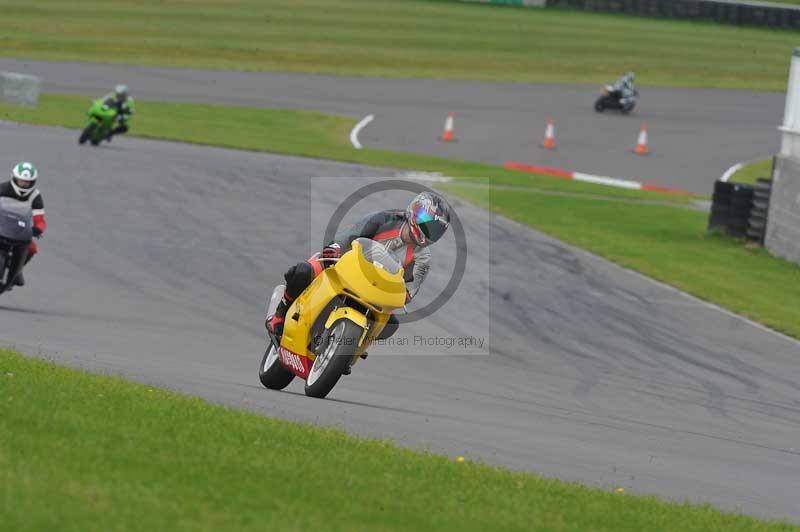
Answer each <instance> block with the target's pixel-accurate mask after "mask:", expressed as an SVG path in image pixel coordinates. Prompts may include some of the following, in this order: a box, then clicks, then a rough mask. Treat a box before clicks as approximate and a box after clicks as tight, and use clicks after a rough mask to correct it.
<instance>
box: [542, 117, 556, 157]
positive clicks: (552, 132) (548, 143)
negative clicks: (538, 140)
mask: <svg viewBox="0 0 800 532" xmlns="http://www.w3.org/2000/svg"><path fill="white" fill-rule="evenodd" d="M555 147H556V123H555V122H554V121H553V119H552V118H548V119H547V129H545V131H544V142H543V143H542V148H545V149H548V150H553V149H555Z"/></svg>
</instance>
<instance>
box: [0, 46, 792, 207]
mask: <svg viewBox="0 0 800 532" xmlns="http://www.w3.org/2000/svg"><path fill="white" fill-rule="evenodd" d="M2 70H7V71H12V72H24V73H28V74H34V75H37V76H40V77H41V78H42V80H43V82H44V90H45V91H49V92H57V93H67V94H70V93H72V94H84V95H100V94H103V93H105V92H107V91H108V90H110V88H111V87H113V86H114V85H115V84H117V83H126V84H127V85H128V86H129V87H130V89H131V91H132V94H133V95H134V97H136V98H141V99H146V100H163V101H181V102H202V103H223V104H230V105H241V106H254V107H283V108H297V109H309V110H317V111H323V112H328V113H334V114H340V115H347V116H352V117H354V118H356V119H361V118H363V117H366V116H367V115H370V114H373V115H374V120H372V121H371V122H370V123H369V125H367V126H366V127H364V128H363V130H362V131H360V133H359V135H358V142H359V143H360V144H362V145H363V146H365V147H372V148H382V149H388V150H395V151H408V152H416V153H424V154H430V155H437V156H442V157H448V158H453V159H464V160H473V161H481V162H488V163H494V164H503V163H505V162H507V161H517V162H521V163H524V164H531V165H535V166H542V167H549V168H556V169H563V170H568V171H572V172H582V173H587V174H593V175H601V176H608V177H613V178H618V179H627V180H635V181H643V182H646V183H652V184H655V185H661V186H665V187H672V188H678V189H682V190H688V191H691V192H698V193H703V194H710V193H711V191H712V188H713V183H714V181H715V180H716V179H718V178H719V177H720V176H721V175H722V174H723V173H724V172H725V171H726V170H727V169H728V168H730V167H731V166H732V165H734V164H736V163H738V162H742V161H749V160H758V159H766V158H769V157H770V156H771V154H772V153H774V152H775V151H777V148H778V146H779V142H780V135H779V133H778V130H777V126H778V124H780V123H781V117H782V112H783V103H784V95H783V94H781V93H775V92H749V91H737V90H710V89H702V90H700V89H661V88H651V87H647V86H646V83H647V80H646V79H642V80H641V81H642V83H644V84H645V85H644V86H642V87H641V93H642V98H641V101H640V104H639V107H637V109H636V110H635V112H634V113H632V114H631V115H629V116H622V115H620V114H619V113H618V112H615V111H607V112H605V113H603V114H597V113H595V112H594V110H593V108H592V106H593V103H594V100H595V99H596V98H597V96H598V95H599V94H600V91H601V87H600V86H592V85H533V84H525V83H491V82H474V81H446V80H426V79H385V78H366V77H345V76H326V75H316V74H285V73H264V72H234V71H219V70H202V69H173V68H155V67H141V66H129V65H111V64H93V63H69V62H65V63H58V62H46V61H30V60H21V59H8V58H0V71H2ZM611 81H613V80H609V82H611ZM450 112H453V113H455V136H456V138H457V142H452V143H446V142H440V141H438V140H437V138H438V137H439V136H440V135H441V133H442V127H443V125H444V121H445V117H446V115H447V113H450ZM548 118H553V119H554V121H555V131H556V149H555V150H552V151H550V150H544V149H542V148H541V147H540V146H539V145H540V144H541V142H542V140H543V137H544V132H545V126H546V123H547V120H548ZM643 123H646V124H647V127H648V131H649V140H650V149H651V153H650V154H649V155H647V156H638V155H635V154H634V153H633V152H632V150H633V148H634V146H635V145H636V140H637V134H638V132H639V128H640V127H641V125H642V124H643Z"/></svg>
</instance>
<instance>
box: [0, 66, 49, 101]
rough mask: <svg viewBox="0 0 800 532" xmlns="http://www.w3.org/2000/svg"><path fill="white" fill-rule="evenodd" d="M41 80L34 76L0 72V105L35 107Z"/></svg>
mask: <svg viewBox="0 0 800 532" xmlns="http://www.w3.org/2000/svg"><path fill="white" fill-rule="evenodd" d="M41 86H42V80H40V79H39V78H37V77H36V76H29V75H27V74H17V73H15V72H0V103H11V104H14V105H36V104H37V103H39V92H40V90H41Z"/></svg>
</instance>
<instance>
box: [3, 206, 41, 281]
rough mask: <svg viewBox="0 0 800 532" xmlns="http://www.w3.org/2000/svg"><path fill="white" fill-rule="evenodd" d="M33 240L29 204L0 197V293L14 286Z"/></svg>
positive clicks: (31, 214)
mask: <svg viewBox="0 0 800 532" xmlns="http://www.w3.org/2000/svg"><path fill="white" fill-rule="evenodd" d="M31 240H33V211H31V207H30V205H27V204H26V203H21V202H19V201H14V200H13V199H10V198H0V294H2V293H3V292H5V291H6V290H10V289H11V288H12V287H13V286H14V278H15V277H16V276H17V274H18V273H19V272H21V271H22V267H23V266H24V265H25V259H26V258H27V256H28V246H30V243H31Z"/></svg>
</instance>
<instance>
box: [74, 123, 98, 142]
mask: <svg viewBox="0 0 800 532" xmlns="http://www.w3.org/2000/svg"><path fill="white" fill-rule="evenodd" d="M95 129H97V124H95V123H94V122H92V123H91V124H89V125H88V126H86V127H85V128H83V131H81V136H80V137H79V138H78V144H84V143H86V141H87V140H89V139H90V138H92V137H93V136H94V130H95Z"/></svg>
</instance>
